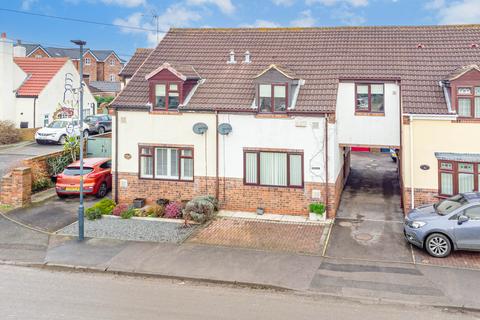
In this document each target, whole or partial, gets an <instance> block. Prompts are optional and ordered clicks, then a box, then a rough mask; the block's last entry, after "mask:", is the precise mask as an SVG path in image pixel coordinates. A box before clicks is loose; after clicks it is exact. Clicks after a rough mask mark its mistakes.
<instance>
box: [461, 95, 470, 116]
mask: <svg viewBox="0 0 480 320" xmlns="http://www.w3.org/2000/svg"><path fill="white" fill-rule="evenodd" d="M471 102H472V100H470V99H465V98H460V99H458V115H459V116H462V117H471V116H472V115H471V111H472V110H471Z"/></svg>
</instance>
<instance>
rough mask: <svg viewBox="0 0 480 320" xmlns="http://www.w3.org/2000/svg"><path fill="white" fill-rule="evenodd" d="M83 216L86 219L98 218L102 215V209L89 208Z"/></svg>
mask: <svg viewBox="0 0 480 320" xmlns="http://www.w3.org/2000/svg"><path fill="white" fill-rule="evenodd" d="M90 209H91V210H90ZM85 216H86V217H87V219H88V220H96V219H100V218H101V217H102V211H101V210H100V209H99V208H89V209H87V211H86V212H85Z"/></svg>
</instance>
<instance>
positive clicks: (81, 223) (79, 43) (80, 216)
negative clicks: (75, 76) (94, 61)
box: [72, 40, 87, 241]
mask: <svg viewBox="0 0 480 320" xmlns="http://www.w3.org/2000/svg"><path fill="white" fill-rule="evenodd" d="M72 42H73V43H74V44H76V45H77V46H79V47H80V53H79V54H80V56H79V69H80V70H79V73H80V88H79V90H80V106H79V107H80V108H79V114H80V115H79V116H80V205H79V206H78V240H79V241H83V238H84V206H83V46H84V45H86V44H87V42H86V41H83V40H72Z"/></svg>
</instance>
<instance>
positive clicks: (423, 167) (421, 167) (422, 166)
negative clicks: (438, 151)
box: [420, 164, 430, 170]
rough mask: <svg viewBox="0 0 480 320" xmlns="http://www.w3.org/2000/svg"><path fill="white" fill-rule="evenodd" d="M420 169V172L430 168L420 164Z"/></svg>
mask: <svg viewBox="0 0 480 320" xmlns="http://www.w3.org/2000/svg"><path fill="white" fill-rule="evenodd" d="M420 169H422V170H428V169H430V166H429V165H428V164H422V165H421V166H420Z"/></svg>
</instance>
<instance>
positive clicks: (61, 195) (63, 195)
mask: <svg viewBox="0 0 480 320" xmlns="http://www.w3.org/2000/svg"><path fill="white" fill-rule="evenodd" d="M57 196H58V197H59V198H60V199H65V198H66V197H67V195H66V194H62V193H57Z"/></svg>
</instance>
